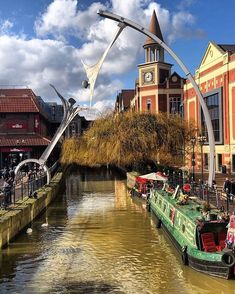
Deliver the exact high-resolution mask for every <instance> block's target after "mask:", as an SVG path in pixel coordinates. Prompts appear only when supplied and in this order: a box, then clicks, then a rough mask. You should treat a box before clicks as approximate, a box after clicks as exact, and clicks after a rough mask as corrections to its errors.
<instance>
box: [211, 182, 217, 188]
mask: <svg viewBox="0 0 235 294" xmlns="http://www.w3.org/2000/svg"><path fill="white" fill-rule="evenodd" d="M212 188H213V189H214V190H216V188H217V185H216V181H215V180H213V181H212Z"/></svg>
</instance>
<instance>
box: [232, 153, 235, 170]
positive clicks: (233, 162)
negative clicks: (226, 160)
mask: <svg viewBox="0 0 235 294" xmlns="http://www.w3.org/2000/svg"><path fill="white" fill-rule="evenodd" d="M232 172H235V154H233V155H232Z"/></svg>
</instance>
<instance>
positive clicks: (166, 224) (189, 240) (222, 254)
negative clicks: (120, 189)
mask: <svg viewBox="0 0 235 294" xmlns="http://www.w3.org/2000/svg"><path fill="white" fill-rule="evenodd" d="M178 194H179V192H178ZM181 196H182V194H181ZM184 204H185V203H184ZM147 205H148V208H149V211H151V212H152V213H153V214H154V215H155V216H156V218H157V227H158V228H160V227H162V228H163V229H164V230H165V231H166V233H167V234H168V236H169V237H170V239H171V241H172V242H173V243H174V245H175V247H176V248H177V249H178V251H179V253H180V254H181V257H182V262H183V264H185V265H189V266H190V267H192V268H193V269H195V270H197V271H200V272H203V273H206V274H210V275H212V276H216V277H221V278H225V279H234V277H235V257H234V250H233V249H228V248H227V247H228V246H225V244H226V238H227V231H228V229H227V227H228V223H229V222H228V220H226V218H223V217H222V213H221V212H220V211H219V210H218V209H215V208H214V209H212V210H211V211H210V214H207V218H205V216H204V215H203V212H202V207H203V206H202V202H201V201H200V200H198V199H196V197H187V204H185V205H182V203H180V201H179V196H178V195H177V191H176V193H175V194H174V195H173V194H172V193H169V192H167V191H163V190H157V189H152V190H151V192H150V198H149V199H148V203H147Z"/></svg>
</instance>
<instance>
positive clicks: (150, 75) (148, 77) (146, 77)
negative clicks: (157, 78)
mask: <svg viewBox="0 0 235 294" xmlns="http://www.w3.org/2000/svg"><path fill="white" fill-rule="evenodd" d="M144 80H145V82H151V81H152V80H153V73H152V72H151V71H148V72H146V73H145V74H144Z"/></svg>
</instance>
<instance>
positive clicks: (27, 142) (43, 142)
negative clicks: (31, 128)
mask: <svg viewBox="0 0 235 294" xmlns="http://www.w3.org/2000/svg"><path fill="white" fill-rule="evenodd" d="M50 142H51V141H50V140H49V139H47V138H45V137H42V136H39V135H8V136H6V135H5V136H0V146H1V147H5V146H10V147H11V146H14V147H17V146H20V147H24V146H47V145H49V143H50Z"/></svg>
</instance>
